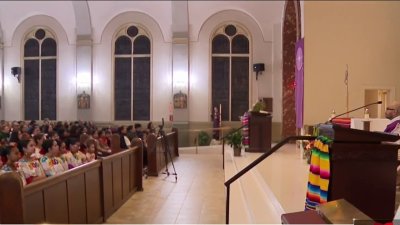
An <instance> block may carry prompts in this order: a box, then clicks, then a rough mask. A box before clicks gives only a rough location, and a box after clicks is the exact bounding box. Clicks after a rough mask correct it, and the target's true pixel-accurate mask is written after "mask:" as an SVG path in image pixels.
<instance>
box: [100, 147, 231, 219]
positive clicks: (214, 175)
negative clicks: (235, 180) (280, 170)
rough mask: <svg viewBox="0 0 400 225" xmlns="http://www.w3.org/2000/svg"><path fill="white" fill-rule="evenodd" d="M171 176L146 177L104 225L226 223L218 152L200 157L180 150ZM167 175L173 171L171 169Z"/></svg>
mask: <svg viewBox="0 0 400 225" xmlns="http://www.w3.org/2000/svg"><path fill="white" fill-rule="evenodd" d="M175 167H176V170H177V173H178V182H177V183H175V178H174V177H173V176H169V177H166V176H165V175H163V174H161V175H160V176H158V177H149V178H148V179H145V180H144V184H143V187H144V191H143V192H138V193H135V194H134V195H133V196H132V198H131V199H129V200H128V201H127V202H126V203H125V204H124V205H123V206H122V207H121V208H120V209H119V210H118V211H117V212H115V213H114V214H113V215H112V216H111V217H110V218H109V219H108V220H107V223H141V224H148V223H202V224H204V223H213V224H216V223H225V189H224V184H223V183H224V171H223V170H222V155H221V149H220V148H215V147H213V148H202V149H200V150H199V154H195V153H194V151H191V150H180V156H179V157H178V158H177V160H176V161H175ZM169 168H170V171H171V170H172V167H171V166H170V167H169Z"/></svg>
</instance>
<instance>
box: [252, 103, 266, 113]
mask: <svg viewBox="0 0 400 225" xmlns="http://www.w3.org/2000/svg"><path fill="white" fill-rule="evenodd" d="M264 109H265V103H264V102H262V101H259V102H257V103H256V104H254V105H253V108H252V109H251V111H252V112H260V111H261V110H264Z"/></svg>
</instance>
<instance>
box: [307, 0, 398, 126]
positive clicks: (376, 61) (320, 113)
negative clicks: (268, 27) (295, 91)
mask: <svg viewBox="0 0 400 225" xmlns="http://www.w3.org/2000/svg"><path fill="white" fill-rule="evenodd" d="M399 11H400V2H396V1H393V2H391V1H367V2H361V1H360V2H357V1H351V2H347V1H346V2H340V1H320V2H317V1H306V2H305V3H304V12H305V16H304V19H305V23H307V26H306V27H305V39H304V41H305V43H304V46H305V55H304V56H305V58H304V63H305V65H304V69H305V71H304V96H305V98H304V122H305V124H316V123H321V122H324V121H326V120H327V118H328V117H329V116H330V114H331V112H332V109H335V111H336V113H337V114H340V113H342V112H345V111H346V86H345V84H344V77H345V71H346V64H348V65H349V110H350V109H353V108H357V107H360V106H362V105H364V104H365V99H364V98H365V96H364V91H365V89H374V88H377V89H391V90H392V91H391V93H390V95H391V97H392V98H390V99H389V101H393V100H395V99H394V97H395V98H396V99H399V98H400V92H399V91H398V90H399V88H400V79H399V71H400V64H399V58H400V42H399V40H400V29H399V27H398V25H397V21H399V20H400V14H399ZM350 116H351V117H362V116H363V110H359V111H357V112H354V113H351V114H350Z"/></svg>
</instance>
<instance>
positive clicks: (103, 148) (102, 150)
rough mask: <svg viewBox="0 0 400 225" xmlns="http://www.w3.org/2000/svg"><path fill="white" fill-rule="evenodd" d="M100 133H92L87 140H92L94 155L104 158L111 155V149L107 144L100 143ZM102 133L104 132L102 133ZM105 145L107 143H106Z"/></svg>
mask: <svg viewBox="0 0 400 225" xmlns="http://www.w3.org/2000/svg"><path fill="white" fill-rule="evenodd" d="M101 132H102V131H97V130H96V131H94V132H93V134H92V135H91V136H90V138H89V139H88V141H89V140H93V141H94V145H95V149H96V152H95V154H96V155H100V156H106V155H110V154H111V149H110V147H109V146H108V145H107V144H104V142H102V141H101V139H100V135H99V134H100V133H101ZM103 133H104V132H103ZM106 143H107V141H106Z"/></svg>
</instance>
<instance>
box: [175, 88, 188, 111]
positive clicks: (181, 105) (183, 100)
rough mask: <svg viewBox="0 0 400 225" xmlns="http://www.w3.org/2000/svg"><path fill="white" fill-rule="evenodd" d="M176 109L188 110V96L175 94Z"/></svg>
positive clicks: (180, 92) (180, 93)
mask: <svg viewBox="0 0 400 225" xmlns="http://www.w3.org/2000/svg"><path fill="white" fill-rule="evenodd" d="M174 108H175V109H186V108H187V95H186V94H184V93H182V91H179V93H176V94H174Z"/></svg>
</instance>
